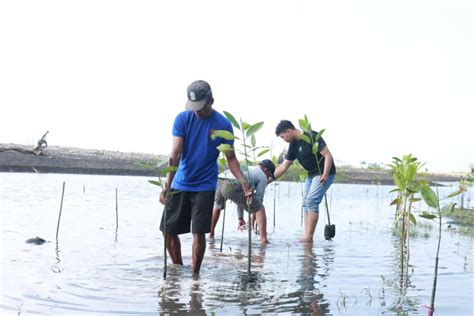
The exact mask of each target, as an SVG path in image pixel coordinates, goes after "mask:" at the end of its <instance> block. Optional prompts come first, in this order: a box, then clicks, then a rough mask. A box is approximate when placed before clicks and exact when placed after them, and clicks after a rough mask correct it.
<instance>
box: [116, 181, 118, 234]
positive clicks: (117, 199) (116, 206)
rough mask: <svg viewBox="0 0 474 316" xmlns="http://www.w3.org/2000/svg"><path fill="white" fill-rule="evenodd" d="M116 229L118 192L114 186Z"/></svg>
mask: <svg viewBox="0 0 474 316" xmlns="http://www.w3.org/2000/svg"><path fill="white" fill-rule="evenodd" d="M117 230H118V192H117V188H115V231H117Z"/></svg>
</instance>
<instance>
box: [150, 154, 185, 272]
mask: <svg viewBox="0 0 474 316" xmlns="http://www.w3.org/2000/svg"><path fill="white" fill-rule="evenodd" d="M144 165H145V166H146V164H144ZM177 169H178V168H177V167H175V166H171V158H170V159H168V166H167V167H166V168H162V169H161V171H159V175H158V179H157V180H148V182H150V183H151V184H153V185H156V186H159V187H160V188H161V190H162V191H165V180H163V179H166V176H167V175H168V173H170V172H175V171H176V170H177ZM173 194H174V192H171V191H165V205H164V207H163V279H166V273H167V269H168V254H167V253H166V244H167V242H168V240H167V238H166V234H167V231H166V226H167V225H166V221H167V216H166V203H168V201H169V198H170V197H171V195H173Z"/></svg>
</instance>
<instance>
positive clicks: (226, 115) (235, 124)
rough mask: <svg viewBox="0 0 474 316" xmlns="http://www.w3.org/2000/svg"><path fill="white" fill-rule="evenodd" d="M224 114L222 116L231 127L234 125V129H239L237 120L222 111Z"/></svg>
mask: <svg viewBox="0 0 474 316" xmlns="http://www.w3.org/2000/svg"><path fill="white" fill-rule="evenodd" d="M223 112H224V115H225V117H227V119H228V120H229V121H230V122H231V123H232V125H234V127H236V128H238V129H240V125H239V123H238V122H237V120H236V119H235V117H234V116H233V115H232V114H230V113H229V112H226V111H223Z"/></svg>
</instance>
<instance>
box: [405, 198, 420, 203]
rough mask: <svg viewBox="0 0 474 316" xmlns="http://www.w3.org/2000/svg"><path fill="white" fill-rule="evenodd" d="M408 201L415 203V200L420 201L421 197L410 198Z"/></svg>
mask: <svg viewBox="0 0 474 316" xmlns="http://www.w3.org/2000/svg"><path fill="white" fill-rule="evenodd" d="M408 201H410V202H412V203H415V202H419V201H421V198H411V199H409V200H408Z"/></svg>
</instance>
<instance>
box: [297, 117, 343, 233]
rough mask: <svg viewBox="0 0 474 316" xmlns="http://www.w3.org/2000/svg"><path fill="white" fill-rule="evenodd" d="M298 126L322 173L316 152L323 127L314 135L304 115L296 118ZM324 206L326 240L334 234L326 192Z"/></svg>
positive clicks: (334, 228) (317, 151) (334, 229)
mask: <svg viewBox="0 0 474 316" xmlns="http://www.w3.org/2000/svg"><path fill="white" fill-rule="evenodd" d="M298 123H299V126H300V128H301V129H302V130H303V132H305V133H306V134H308V135H306V134H302V135H301V139H302V140H303V141H305V142H306V143H308V144H309V145H311V148H312V153H313V155H314V157H315V158H316V166H317V167H318V172H319V174H320V175H322V172H321V168H320V167H319V164H320V162H321V160H322V158H321V159H319V158H318V153H319V140H320V139H321V137H322V135H323V133H324V131H325V129H322V130H320V131H319V132H318V133H316V136H314V133H313V129H312V127H311V122H310V121H309V119H308V117H307V116H306V115H305V116H304V118H303V119H300V120H298ZM324 206H325V207H326V215H327V218H328V224H327V225H326V226H325V227H324V237H325V239H326V240H331V239H332V238H334V236H336V226H335V225H331V219H330V216H329V205H328V199H327V196H326V193H325V194H324Z"/></svg>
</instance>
